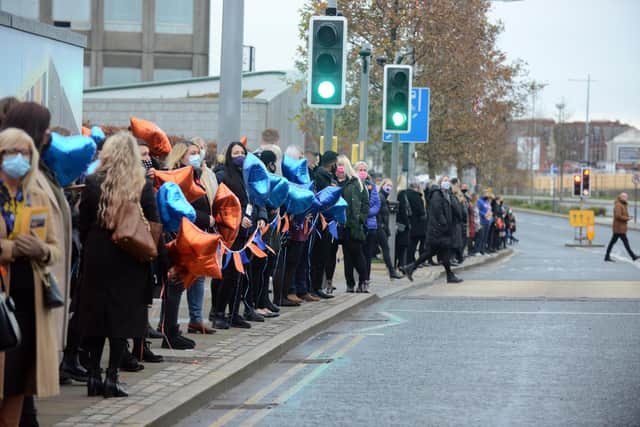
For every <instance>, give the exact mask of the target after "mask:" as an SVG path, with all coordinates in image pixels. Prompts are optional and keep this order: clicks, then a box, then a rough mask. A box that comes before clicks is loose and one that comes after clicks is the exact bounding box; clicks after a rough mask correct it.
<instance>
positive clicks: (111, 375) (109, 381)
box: [104, 368, 129, 398]
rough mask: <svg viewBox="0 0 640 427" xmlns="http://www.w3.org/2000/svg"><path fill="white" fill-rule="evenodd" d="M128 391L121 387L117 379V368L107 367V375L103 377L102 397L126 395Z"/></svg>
mask: <svg viewBox="0 0 640 427" xmlns="http://www.w3.org/2000/svg"><path fill="white" fill-rule="evenodd" d="M127 396H129V393H127V391H126V390H125V389H124V388H122V385H121V384H120V382H119V381H118V370H117V369H115V368H109V369H107V375H106V377H105V379H104V397H105V398H109V397H127Z"/></svg>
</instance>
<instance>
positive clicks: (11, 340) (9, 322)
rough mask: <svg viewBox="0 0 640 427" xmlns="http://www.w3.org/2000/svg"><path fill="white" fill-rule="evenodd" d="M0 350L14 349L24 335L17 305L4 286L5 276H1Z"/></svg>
mask: <svg viewBox="0 0 640 427" xmlns="http://www.w3.org/2000/svg"><path fill="white" fill-rule="evenodd" d="M0 282H1V283H2V290H1V291H0V351H7V350H11V349H14V348H16V347H18V346H19V345H20V341H21V340H22V336H21V334H20V326H19V325H18V320H17V319H16V315H15V311H16V306H15V304H14V303H13V300H12V299H11V297H10V296H9V295H7V292H6V289H5V287H4V278H2V276H0Z"/></svg>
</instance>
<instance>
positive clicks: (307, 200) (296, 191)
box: [287, 184, 314, 215]
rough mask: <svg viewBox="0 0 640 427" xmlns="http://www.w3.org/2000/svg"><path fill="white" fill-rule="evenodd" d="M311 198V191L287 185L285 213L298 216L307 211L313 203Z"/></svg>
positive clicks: (312, 195)
mask: <svg viewBox="0 0 640 427" xmlns="http://www.w3.org/2000/svg"><path fill="white" fill-rule="evenodd" d="M313 198H314V194H313V191H311V190H307V189H305V188H301V187H300V186H297V185H295V184H291V185H289V194H288V195H287V212H288V213H290V214H291V215H299V214H302V213H304V212H306V211H308V210H309V208H310V207H311V204H312V203H313Z"/></svg>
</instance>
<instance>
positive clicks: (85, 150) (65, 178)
mask: <svg viewBox="0 0 640 427" xmlns="http://www.w3.org/2000/svg"><path fill="white" fill-rule="evenodd" d="M95 154H96V143H95V142H94V141H93V139H92V138H90V137H88V136H82V135H72V136H62V135H60V134H57V133H55V132H51V144H50V145H49V147H48V148H47V149H46V151H45V152H44V153H43V155H42V160H43V161H44V162H45V163H46V165H47V166H48V167H49V169H51V171H52V172H53V173H54V174H55V176H56V178H57V179H58V182H59V183H60V185H62V186H63V187H66V186H67V185H69V184H71V183H72V182H73V181H75V180H76V179H78V178H79V177H80V175H82V174H83V173H84V172H85V171H86V170H87V167H88V166H89V163H91V161H92V160H93V157H94V156H95Z"/></svg>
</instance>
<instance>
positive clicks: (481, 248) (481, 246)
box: [473, 224, 491, 253]
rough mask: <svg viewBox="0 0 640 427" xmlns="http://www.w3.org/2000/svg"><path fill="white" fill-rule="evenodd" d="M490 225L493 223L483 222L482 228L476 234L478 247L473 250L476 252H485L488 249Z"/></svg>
mask: <svg viewBox="0 0 640 427" xmlns="http://www.w3.org/2000/svg"><path fill="white" fill-rule="evenodd" d="M490 226H491V224H487V225H485V224H482V228H481V229H480V231H478V233H477V234H476V247H475V248H474V250H473V251H474V252H475V253H478V252H482V253H484V252H485V251H486V250H487V238H488V237H489V227H490Z"/></svg>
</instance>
